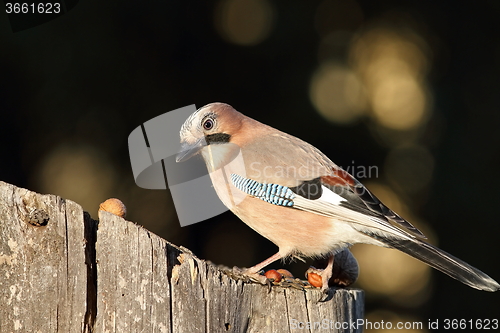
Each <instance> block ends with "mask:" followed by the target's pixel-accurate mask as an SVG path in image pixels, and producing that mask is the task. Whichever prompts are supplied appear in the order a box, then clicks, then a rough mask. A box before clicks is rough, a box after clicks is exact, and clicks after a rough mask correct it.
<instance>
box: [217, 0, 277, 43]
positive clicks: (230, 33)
mask: <svg viewBox="0 0 500 333" xmlns="http://www.w3.org/2000/svg"><path fill="white" fill-rule="evenodd" d="M215 26H216V28H217V30H218V32H219V34H220V35H221V36H222V37H223V38H224V39H226V40H227V41H228V42H230V43H234V44H237V45H245V46H252V45H256V44H259V43H260V42H262V41H263V40H265V39H266V38H267V37H268V36H269V34H270V32H271V29H272V26H273V9H272V7H271V4H270V3H269V2H268V1H267V0H222V1H220V3H219V4H218V7H217V9H216V12H215Z"/></svg>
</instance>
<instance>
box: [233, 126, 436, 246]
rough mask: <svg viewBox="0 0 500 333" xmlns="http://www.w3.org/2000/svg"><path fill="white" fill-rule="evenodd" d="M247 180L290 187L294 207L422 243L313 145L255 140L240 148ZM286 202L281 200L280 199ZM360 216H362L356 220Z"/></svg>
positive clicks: (280, 138)
mask: <svg viewBox="0 0 500 333" xmlns="http://www.w3.org/2000/svg"><path fill="white" fill-rule="evenodd" d="M242 151H243V152H244V158H245V164H246V172H247V174H246V177H247V178H249V179H252V180H254V181H256V182H258V183H260V184H276V185H279V186H282V187H287V188H290V189H291V190H292V191H293V192H294V193H295V194H296V196H297V197H296V199H294V204H293V208H296V209H301V210H306V211H311V212H314V213H317V214H321V215H326V216H331V217H335V218H339V217H341V216H339V215H352V214H354V215H356V216H357V217H360V216H362V215H363V216H365V217H368V219H364V220H369V221H372V223H370V227H380V226H382V227H384V228H386V227H390V229H391V230H393V231H394V232H396V231H397V232H398V233H403V234H407V235H411V236H412V237H415V236H416V237H419V238H424V239H425V238H426V237H425V236H424V234H423V233H422V232H421V231H420V230H418V229H417V228H416V227H414V226H413V225H412V224H411V223H409V222H408V221H406V220H405V219H403V218H402V217H401V216H399V215H398V214H396V213H395V212H394V211H392V210H391V209H389V208H388V207H387V206H385V205H384V204H383V203H382V202H381V201H380V200H379V199H378V198H377V197H376V196H375V195H374V194H373V193H371V192H370V191H369V190H368V189H367V188H366V187H365V186H363V184H361V183H360V182H359V181H358V180H356V179H355V178H354V177H353V176H351V175H350V174H349V173H348V172H346V171H344V170H342V169H341V168H340V167H338V166H337V165H336V164H335V163H333V162H332V161H331V160H330V159H329V158H328V157H326V156H325V155H324V154H323V153H322V152H321V151H319V150H318V149H317V148H315V147H314V146H312V145H310V144H308V143H307V142H304V141H302V140H300V139H298V138H296V137H294V136H291V135H289V134H287V133H283V132H280V131H274V133H273V134H271V135H267V136H264V137H261V138H260V139H258V140H254V142H253V144H251V145H247V146H245V147H244V149H242ZM285 199H286V198H285ZM360 214H362V215H360Z"/></svg>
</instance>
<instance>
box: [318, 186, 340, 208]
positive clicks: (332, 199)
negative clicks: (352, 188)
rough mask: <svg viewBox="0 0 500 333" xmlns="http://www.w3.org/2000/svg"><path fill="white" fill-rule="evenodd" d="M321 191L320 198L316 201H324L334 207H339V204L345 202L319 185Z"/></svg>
mask: <svg viewBox="0 0 500 333" xmlns="http://www.w3.org/2000/svg"><path fill="white" fill-rule="evenodd" d="M321 189H322V190H323V194H321V197H319V198H318V199H317V200H321V201H326V202H328V203H331V204H334V205H340V203H341V202H346V200H345V199H344V198H342V197H341V196H340V195H338V194H337V193H335V192H333V191H332V190H330V189H328V188H327V187H325V186H324V185H321Z"/></svg>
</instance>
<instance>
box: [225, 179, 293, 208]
mask: <svg viewBox="0 0 500 333" xmlns="http://www.w3.org/2000/svg"><path fill="white" fill-rule="evenodd" d="M231 181H232V182H233V185H234V186H235V187H236V188H237V189H239V190H241V191H243V192H245V193H246V194H248V195H251V196H254V197H256V198H259V199H261V200H264V201H266V202H269V203H272V204H273V205H278V206H285V207H292V206H293V199H294V198H295V193H293V192H292V190H290V189H289V188H288V187H286V186H282V185H278V184H261V183H259V182H257V181H255V180H253V179H248V178H243V177H241V176H240V175H237V174H234V173H232V174H231Z"/></svg>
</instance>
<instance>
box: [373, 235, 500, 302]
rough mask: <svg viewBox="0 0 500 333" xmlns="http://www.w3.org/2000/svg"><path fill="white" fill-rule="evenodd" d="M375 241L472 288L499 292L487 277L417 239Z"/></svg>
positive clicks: (378, 238)
mask: <svg viewBox="0 0 500 333" xmlns="http://www.w3.org/2000/svg"><path fill="white" fill-rule="evenodd" d="M376 239H377V240H379V241H382V242H383V243H385V244H387V245H389V246H390V247H392V248H395V249H398V250H400V251H402V252H404V253H406V254H409V255H410V256H412V257H414V258H416V259H418V260H421V261H423V262H425V263H426V264H428V265H429V266H431V267H434V268H435V269H437V270H440V271H441V272H443V273H445V274H448V275H449V276H451V277H452V278H454V279H457V280H458V281H460V282H462V283H464V284H466V285H468V286H470V287H472V288H476V289H480V290H485V291H491V292H493V291H497V290H500V285H499V284H498V283H497V282H496V281H495V280H493V279H492V278H490V277H489V276H488V275H486V274H484V273H483V272H481V271H480V270H479V269H477V268H474V267H472V266H471V265H469V264H467V263H466V262H465V261H462V260H460V259H458V258H456V257H454V256H452V255H451V254H448V253H446V252H445V251H443V250H441V249H438V248H437V247H435V246H433V245H431V244H428V243H426V242H423V241H421V240H418V239H414V240H407V239H394V238H392V239H389V238H385V237H376Z"/></svg>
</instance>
